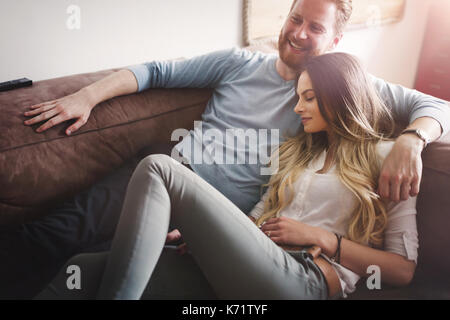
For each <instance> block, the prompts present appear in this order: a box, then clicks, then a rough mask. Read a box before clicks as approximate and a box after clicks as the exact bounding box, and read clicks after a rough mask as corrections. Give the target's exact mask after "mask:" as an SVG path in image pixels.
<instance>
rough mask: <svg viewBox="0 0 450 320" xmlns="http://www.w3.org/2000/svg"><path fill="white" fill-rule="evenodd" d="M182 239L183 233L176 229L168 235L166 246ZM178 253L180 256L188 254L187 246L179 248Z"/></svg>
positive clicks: (183, 245) (181, 245)
mask: <svg viewBox="0 0 450 320" xmlns="http://www.w3.org/2000/svg"><path fill="white" fill-rule="evenodd" d="M181 239H182V236H181V233H180V231H179V230H178V229H174V230H172V231H170V232H169V233H167V237H166V244H170V243H172V242H176V241H179V240H181ZM177 252H178V253H179V254H180V255H183V254H185V253H186V252H188V247H187V245H186V243H184V242H183V243H182V244H180V245H178V246H177Z"/></svg>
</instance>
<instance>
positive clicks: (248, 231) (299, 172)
mask: <svg viewBox="0 0 450 320" xmlns="http://www.w3.org/2000/svg"><path fill="white" fill-rule="evenodd" d="M297 93H298V95H299V101H298V104H297V105H296V107H295V112H296V113H297V114H299V115H300V116H301V121H302V123H303V126H304V132H302V133H300V134H299V135H298V136H296V137H294V138H291V139H288V140H287V141H286V142H285V143H283V144H282V145H281V147H280V149H279V154H278V157H279V159H278V160H279V170H278V172H277V173H276V174H274V175H273V176H272V177H271V179H270V181H269V183H268V187H269V188H268V190H267V192H266V193H265V194H264V196H263V197H262V199H261V201H260V202H259V203H258V204H257V205H256V206H255V208H254V209H253V210H252V212H251V213H250V219H251V220H252V221H253V222H255V223H252V221H251V220H249V219H248V218H247V217H246V216H245V214H243V213H242V212H241V211H240V210H239V209H238V208H237V207H236V206H234V205H233V204H232V203H231V202H230V201H229V200H228V199H226V198H225V197H224V196H223V195H222V194H220V193H219V192H218V191H217V190H215V189H214V188H212V187H211V186H210V185H209V184H208V183H206V182H205V181H204V180H202V179H201V178H200V177H198V176H197V175H195V174H194V173H193V172H191V171H190V170H188V169H187V168H185V167H184V166H182V165H180V164H179V163H177V162H176V161H174V160H173V159H171V158H169V157H167V156H162V155H156V156H149V157H147V158H145V159H144V160H143V161H141V163H140V164H139V165H138V167H137V168H136V170H135V172H134V174H133V176H132V178H131V180H130V183H129V185H128V189H127V194H126V197H125V202H124V206H123V209H122V216H121V219H120V222H119V225H118V228H117V231H116V235H115V238H114V240H113V244H112V248H111V251H110V252H109V253H101V254H94V255H79V256H76V257H74V258H72V259H71V260H70V261H69V263H68V265H72V264H73V265H79V266H80V267H81V270H86V272H87V278H88V280H85V282H84V285H82V286H84V289H85V291H84V294H86V295H85V296H83V297H84V298H94V297H96V298H100V299H138V298H140V297H141V295H142V293H143V291H144V289H145V288H146V286H147V283H148V281H149V280H150V278H152V279H153V278H154V277H152V273H153V271H154V270H155V267H156V266H157V264H158V265H160V264H161V259H163V260H164V259H165V258H164V257H165V254H163V255H161V253H162V252H163V247H164V244H165V242H166V237H167V230H168V228H169V223H170V224H171V225H173V226H174V227H176V228H177V229H179V230H180V231H181V233H182V235H183V238H184V240H185V241H186V243H187V244H188V245H189V249H190V251H191V254H192V257H193V260H194V261H195V264H196V266H198V270H200V273H201V274H202V277H198V279H199V281H200V282H202V283H199V284H198V285H199V286H201V285H203V286H204V287H205V288H207V289H206V291H207V290H210V291H211V292H213V294H212V296H215V297H218V298H221V299H326V298H335V297H331V296H330V294H329V293H328V286H329V285H330V283H327V279H328V278H326V277H325V276H324V273H323V269H321V268H320V267H319V266H318V265H317V264H316V263H315V261H314V260H313V257H312V256H311V255H309V254H308V253H307V252H306V250H302V251H299V252H296V253H293V254H292V255H291V254H290V253H288V252H287V251H285V250H284V249H283V248H282V246H301V247H306V246H316V247H320V249H321V253H322V254H321V256H322V257H323V258H324V259H326V260H327V261H328V262H327V263H329V264H330V266H332V270H333V272H335V273H336V275H337V276H338V277H339V284H340V292H339V293H338V295H337V297H339V296H345V295H346V294H348V293H350V292H352V291H353V290H354V286H355V284H356V282H357V281H358V280H359V278H360V277H362V276H367V273H366V272H367V269H368V267H369V266H371V265H376V266H378V267H379V268H380V270H381V277H382V279H383V281H384V282H386V283H388V284H392V285H406V284H408V283H409V282H410V281H411V279H412V277H413V274H414V270H415V266H416V261H417V246H418V245H417V243H418V240H417V230H416V229H417V228H416V222H415V214H416V210H415V201H416V199H415V198H410V199H409V200H407V201H405V202H401V203H397V204H395V203H387V204H386V203H383V202H382V201H381V200H380V199H379V197H378V196H377V194H376V193H375V190H376V188H377V185H376V181H378V175H379V171H380V167H381V163H382V160H383V158H384V157H385V156H386V155H387V154H388V152H389V150H390V148H391V147H392V144H393V142H391V141H389V140H387V139H386V138H385V136H386V137H388V136H389V135H390V132H391V131H392V128H393V122H392V118H391V116H390V114H389V112H388V110H387V109H386V107H385V106H384V105H383V103H382V102H381V100H380V99H379V97H378V96H377V95H376V93H375V91H374V89H373V88H372V86H371V84H370V81H369V80H368V79H367V75H366V74H365V73H364V71H363V70H362V68H361V66H360V65H359V63H358V62H357V60H356V59H355V58H353V57H352V56H349V55H347V54H343V53H333V54H326V55H322V56H318V57H315V58H313V59H311V60H310V61H309V62H308V63H307V65H306V68H305V70H304V72H303V73H302V74H301V76H300V78H299V81H298V86H297ZM299 121H300V118H299ZM382 133H385V136H384V135H383V134H382ZM342 236H344V237H342ZM158 261H159V263H158ZM166 266H168V265H167V264H166ZM161 268H162V269H164V267H161ZM161 268H159V269H158V268H156V270H160V269H161ZM63 270H66V269H63ZM82 274H83V273H82ZM153 276H154V275H153ZM173 276H175V274H174V275H173ZM66 278H67V277H66V275H60V276H58V277H57V278H56V279H55V280H54V282H53V283H52V285H51V286H50V287H49V288H48V289H47V294H48V291H49V290H50V289H55V290H56V291H58V293H57V294H61V295H66V293H67V291H68V290H67V289H65V288H66V281H65V280H66ZM165 281H169V282H170V276H168V277H166V279H165ZM164 284H165V282H164V281H163V282H162V285H164ZM152 286H153V283H152V281H150V284H149V289H150V292H151V291H152ZM209 286H210V287H209ZM86 287H87V288H86ZM64 290H65V291H64ZM41 297H49V296H48V295H47V296H46V294H45V292H44V293H43V295H41Z"/></svg>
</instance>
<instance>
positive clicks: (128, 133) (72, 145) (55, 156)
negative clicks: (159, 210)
mask: <svg viewBox="0 0 450 320" xmlns="http://www.w3.org/2000/svg"><path fill="white" fill-rule="evenodd" d="M113 71H115V70H106V71H99V72H94V73H87V74H80V75H74V76H68V77H63V78H57V79H51V80H45V81H39V82H36V83H34V84H33V86H32V87H28V88H23V89H18V90H12V91H8V92H0V108H1V111H2V113H1V117H0V127H1V128H2V129H1V134H0V186H1V187H0V225H10V224H16V223H22V222H25V221H27V220H30V219H34V218H36V217H39V216H40V215H43V214H45V211H46V208H48V206H50V205H52V204H53V203H54V202H55V201H58V200H63V199H65V198H67V197H70V196H71V195H74V194H75V193H77V192H79V191H80V190H82V189H84V188H86V187H88V186H89V185H91V184H92V183H94V182H95V181H97V180H99V179H100V178H101V177H103V176H105V175H106V174H108V173H109V172H111V171H112V170H114V169H115V168H118V167H119V166H120V165H122V164H123V163H124V162H125V161H126V160H127V159H129V158H130V157H132V156H133V155H134V154H135V153H136V152H137V151H138V150H140V149H141V148H143V147H145V146H146V145H149V144H152V143H156V142H162V141H165V142H168V141H170V134H171V133H172V131H173V130H174V129H176V128H187V129H189V128H191V127H192V125H193V121H194V120H196V119H200V116H201V114H202V112H203V110H204V108H205V106H206V103H207V101H208V99H209V97H210V96H211V91H210V90H205V89H170V90H166V89H153V90H147V91H144V92H142V93H139V94H132V95H127V96H122V97H117V98H114V99H111V100H108V101H106V102H103V103H101V104H100V105H98V106H97V107H96V108H94V110H93V111H92V113H91V116H90V118H89V121H88V122H87V124H86V125H84V126H83V127H82V128H81V129H80V130H78V131H77V132H75V133H73V134H72V135H71V136H70V137H69V136H66V135H65V133H64V130H65V129H66V128H67V127H68V124H67V123H63V124H60V125H57V126H55V127H53V128H51V129H49V130H47V131H45V132H43V133H39V134H38V133H36V132H35V131H34V130H35V129H36V128H37V127H38V126H39V125H38V124H36V125H35V126H33V127H29V126H25V125H24V124H23V121H24V120H26V119H27V118H26V117H25V116H24V115H23V112H24V111H25V110H26V109H27V106H31V105H33V104H37V103H39V102H43V101H48V100H53V99H57V98H60V97H63V96H65V95H68V94H71V93H74V92H76V91H78V90H79V89H81V88H82V87H84V86H86V85H89V84H90V83H92V82H95V81H97V80H99V79H101V78H103V77H105V76H106V75H108V74H110V73H112V72H113Z"/></svg>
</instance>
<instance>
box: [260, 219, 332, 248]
mask: <svg viewBox="0 0 450 320" xmlns="http://www.w3.org/2000/svg"><path fill="white" fill-rule="evenodd" d="M261 231H263V232H264V233H265V234H266V235H267V236H268V237H269V238H270V239H272V240H273V241H274V242H275V243H276V244H278V245H288V246H312V245H319V242H320V241H319V239H320V237H321V235H322V232H323V231H324V230H322V229H320V228H317V227H313V226H310V225H307V224H305V223H302V222H300V221H297V220H294V219H290V218H287V217H280V218H270V219H269V220H267V221H266V223H264V224H263V225H262V226H261Z"/></svg>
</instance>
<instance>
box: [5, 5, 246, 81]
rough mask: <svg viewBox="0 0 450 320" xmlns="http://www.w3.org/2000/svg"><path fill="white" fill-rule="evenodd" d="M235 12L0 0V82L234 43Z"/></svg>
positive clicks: (236, 8) (238, 15) (232, 8)
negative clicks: (72, 24) (73, 24)
mask: <svg viewBox="0 0 450 320" xmlns="http://www.w3.org/2000/svg"><path fill="white" fill-rule="evenodd" d="M70 5H77V6H78V7H79V8H80V13H81V15H80V18H81V20H80V21H81V23H80V27H81V28H80V29H79V30H76V29H75V30H69V29H68V27H67V25H66V23H67V21H68V20H69V18H70V17H71V16H72V15H71V14H68V13H67V12H66V11H67V9H68V7H69V6H70ZM242 8H243V5H242V0H0V41H1V49H0V81H6V80H12V79H16V78H21V77H29V78H31V79H33V80H35V81H37V80H41V79H48V78H54V77H59V76H64V75H70V74H75V73H83V72H91V71H96V70H102V69H107V68H114V67H122V66H126V65H131V64H136V63H142V62H145V61H149V60H153V59H169V58H179V57H190V56H193V55H197V54H202V53H205V52H209V51H213V50H218V49H223V48H229V47H232V46H239V45H241V43H242ZM71 21H72V20H71Z"/></svg>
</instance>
